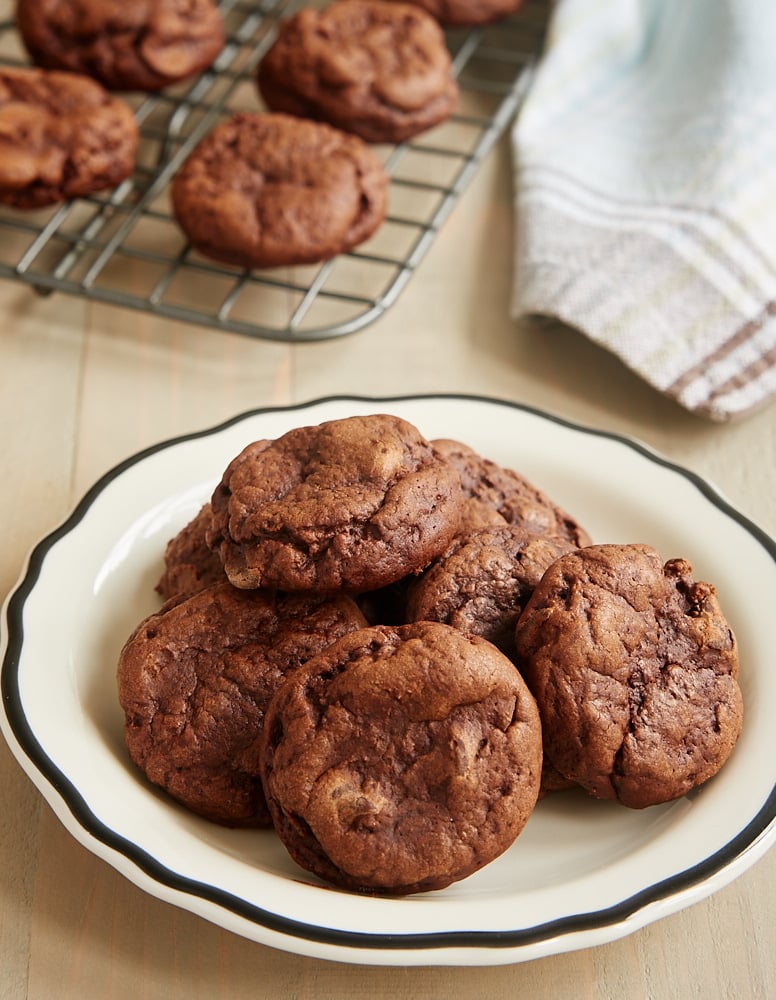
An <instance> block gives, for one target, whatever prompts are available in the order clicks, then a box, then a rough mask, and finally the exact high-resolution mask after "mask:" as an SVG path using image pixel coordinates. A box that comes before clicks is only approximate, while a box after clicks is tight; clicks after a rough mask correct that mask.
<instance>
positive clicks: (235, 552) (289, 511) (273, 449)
mask: <svg viewBox="0 0 776 1000" xmlns="http://www.w3.org/2000/svg"><path fill="white" fill-rule="evenodd" d="M461 502H462V500H461V489H460V482H459V479H458V475H457V473H456V471H455V469H454V468H453V467H452V466H451V465H450V464H449V463H448V462H446V461H445V460H444V459H443V458H441V457H440V456H439V455H438V454H437V453H436V452H435V451H434V449H433V448H432V447H431V445H430V444H429V442H428V441H427V440H426V439H425V438H424V437H423V436H422V435H421V433H420V431H418V429H417V428H416V427H414V426H413V425H412V424H410V423H408V422H407V421H406V420H402V419H400V418H399V417H394V416H391V415H389V414H370V415H369V416H363V417H348V418H344V419H341V420H331V421H327V422H325V423H322V424H316V425H313V426H309V427H297V428H295V429H293V430H291V431H288V433H286V434H284V435H283V436H282V437H279V438H277V439H276V440H275V441H272V442H269V443H267V442H261V443H260V444H259V445H258V446H257V445H256V444H253V445H249V446H248V447H247V448H246V449H245V450H244V451H243V452H242V453H241V454H240V455H238V456H237V457H236V458H235V459H234V460H233V461H232V462H231V463H230V465H229V466H228V468H227V469H226V471H225V473H224V476H223V477H222V480H221V483H220V484H219V486H218V487H217V488H216V490H215V492H214V493H213V497H212V501H211V503H212V510H213V524H212V529H211V532H210V535H209V537H208V543H209V544H210V545H211V547H212V548H214V549H216V550H217V551H218V552H219V553H220V556H221V561H222V563H223V565H224V569H225V571H226V575H227V576H228V577H229V579H230V580H231V581H232V583H233V584H235V586H239V587H279V588H280V589H283V590H311V591H336V590H346V591H349V592H353V593H356V592H360V591H369V590H376V589H377V588H380V587H384V586H387V585H388V584H391V583H394V582H395V581H397V580H400V579H402V577H404V576H407V575H408V574H409V573H415V572H418V571H419V570H421V569H422V568H423V567H424V566H426V565H427V564H428V563H429V562H430V561H431V560H432V559H433V558H434V556H436V555H438V554H439V553H440V552H442V551H443V550H444V548H445V547H446V546H447V544H448V543H449V542H450V540H451V538H452V537H453V535H454V534H455V532H456V530H457V528H458V519H459V514H460V506H461Z"/></svg>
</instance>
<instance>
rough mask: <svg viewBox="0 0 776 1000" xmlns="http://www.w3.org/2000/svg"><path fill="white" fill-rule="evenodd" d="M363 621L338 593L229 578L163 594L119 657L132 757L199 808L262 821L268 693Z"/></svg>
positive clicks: (241, 821) (236, 822) (215, 816)
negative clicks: (301, 591) (183, 593)
mask: <svg viewBox="0 0 776 1000" xmlns="http://www.w3.org/2000/svg"><path fill="white" fill-rule="evenodd" d="M365 624H366V623H365V621H364V618H363V617H362V615H361V613H360V611H359V610H358V608H357V607H356V605H355V603H354V602H353V601H351V600H350V599H349V598H346V597H342V596H337V597H334V598H321V597H313V596H310V595H306V594H305V595H298V596H283V595H280V594H271V593H267V592H263V591H250V592H248V591H243V590H237V589H236V588H235V587H232V586H231V585H230V584H229V583H222V584H216V585H215V586H213V587H208V588H206V589H204V590H201V591H199V593H197V594H194V595H192V596H190V597H188V598H186V599H184V600H182V601H178V602H175V601H171V602H168V603H167V604H166V605H165V606H164V607H163V608H162V609H161V611H160V612H158V613H157V614H154V615H151V616H150V617H149V618H147V619H146V620H145V621H144V622H142V623H141V624H140V625H138V627H137V628H136V629H135V631H134V632H133V634H132V635H131V636H130V638H129V639H128V640H127V642H126V644H125V646H124V648H123V650H122V652H121V655H120V658H119V664H118V689H119V701H120V704H121V707H122V708H123V710H124V716H125V727H124V736H125V741H126V744H127V748H128V750H129V754H130V757H131V758H132V760H133V761H134V762H135V764H136V765H137V766H138V767H139V768H140V769H141V770H142V771H143V772H144V773H145V774H146V776H147V777H148V778H149V780H150V781H152V782H153V783H154V784H156V785H159V786H160V787H161V788H163V789H164V790H165V791H166V792H167V793H168V794H169V795H171V796H172V797H173V798H175V799H177V800H178V801H179V802H180V803H181V804H182V805H184V806H186V807H187V808H188V809H190V810H191V811H192V812H195V813H197V814H198V815H200V816H204V817H205V818H206V819H209V820H212V821H214V822H217V823H222V824H224V825H226V826H241V827H249V826H250V827H261V826H269V825H270V818H269V815H268V813H267V807H266V803H265V800H264V795H263V792H262V789H261V780H260V775H259V739H260V735H261V729H262V725H263V720H264V712H265V710H266V707H267V704H268V702H269V700H270V697H271V696H272V694H273V693H274V691H275V688H276V687H277V685H278V684H279V683H280V681H281V680H282V679H283V678H284V677H285V675H286V674H287V673H288V672H289V671H291V670H293V669H294V668H296V667H298V666H299V665H300V664H301V663H303V662H304V661H305V660H307V659H309V658H310V657H311V656H313V655H314V654H316V653H318V652H320V651H321V650H322V649H324V648H325V647H326V646H328V645H329V643H331V642H333V641H334V640H335V639H337V638H339V637H340V636H342V635H344V634H345V633H347V632H349V631H352V630H353V629H356V628H360V627H361V626H363V625H365Z"/></svg>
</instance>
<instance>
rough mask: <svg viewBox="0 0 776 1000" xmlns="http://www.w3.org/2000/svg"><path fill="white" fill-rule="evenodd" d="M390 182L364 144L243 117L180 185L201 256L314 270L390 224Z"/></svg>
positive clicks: (296, 122)
mask: <svg viewBox="0 0 776 1000" xmlns="http://www.w3.org/2000/svg"><path fill="white" fill-rule="evenodd" d="M387 199H388V176H387V174H386V172H385V169H384V168H383V165H382V163H381V162H380V160H379V159H378V158H377V157H376V156H375V154H374V153H373V152H372V151H371V150H370V148H369V147H368V146H367V145H366V143H364V142H363V141H362V140H361V139H359V138H358V137H357V136H354V135H347V134H346V133H344V132H341V131H340V130H339V129H335V128H332V127H331V126H329V125H326V124H323V123H319V122H312V121H305V120H303V119H301V118H294V117H293V116H291V115H282V114H247V113H239V114H236V115H233V116H232V117H231V118H229V119H227V120H226V121H224V122H222V123H221V124H220V125H217V126H216V127H215V128H214V129H213V130H212V132H210V133H209V135H207V136H205V138H204V139H202V141H201V142H200V143H199V144H198V145H197V146H196V147H195V148H194V150H193V151H192V152H191V153H190V155H189V157H188V159H187V160H186V161H185V163H184V164H183V166H182V167H181V168H180V170H179V171H178V173H177V174H176V176H175V178H174V180H173V183H172V204H173V209H174V212H175V215H176V217H177V220H178V222H179V223H180V226H181V228H182V229H183V231H184V232H185V233H186V235H187V237H188V238H189V240H190V242H191V243H192V245H193V246H194V247H195V248H196V249H197V250H199V251H200V252H201V253H203V254H205V255H206V256H208V257H213V258H214V259H216V260H220V261H224V262H225V263H228V264H236V265H239V266H241V267H255V268H267V267H278V266H281V265H294V264H312V263H316V262H318V261H323V260H327V259H329V258H331V257H334V256H336V255H337V254H339V253H344V252H346V251H347V250H350V249H352V248H353V247H355V246H356V245H357V244H359V243H362V242H363V241H364V240H366V239H367V238H368V237H369V236H371V235H372V234H373V233H374V232H375V230H376V229H378V227H379V226H380V225H381V224H382V222H383V220H384V218H385V212H386V207H387Z"/></svg>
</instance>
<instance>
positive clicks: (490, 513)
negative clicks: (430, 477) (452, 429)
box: [432, 438, 590, 545]
mask: <svg viewBox="0 0 776 1000" xmlns="http://www.w3.org/2000/svg"><path fill="white" fill-rule="evenodd" d="M432 444H433V445H434V447H435V448H436V450H437V451H438V452H439V453H440V454H441V455H443V456H444V457H445V458H446V459H447V460H448V461H449V462H450V463H451V464H452V465H454V466H455V468H456V469H457V470H458V473H459V475H460V477H461V485H462V487H463V491H464V495H465V496H466V498H467V501H468V502H467V508H468V509H467V511H466V512H465V513H464V525H465V526H466V527H467V528H468V527H475V526H477V525H479V524H482V523H486V522H488V521H491V520H494V521H497V520H501V521H502V522H504V521H505V522H506V523H507V524H517V525H521V526H522V527H524V528H527V529H528V531H532V532H534V534H538V535H557V536H560V537H561V538H566V539H568V540H569V541H570V542H572V543H573V544H574V545H588V544H589V543H590V536H589V535H588V533H587V532H586V531H585V529H584V528H583V527H582V526H581V525H580V524H579V523H578V522H577V520H576V519H575V518H573V517H572V516H571V515H570V514H568V513H567V512H566V511H565V510H563V508H561V507H559V506H558V505H557V504H556V503H554V502H553V501H552V500H551V499H550V498H549V497H548V496H546V495H545V494H544V493H543V492H542V491H541V490H539V489H537V487H535V486H534V485H533V484H532V483H530V482H528V480H527V479H525V477H524V476H521V475H520V474H519V473H518V472H515V471H514V470H513V469H508V468H504V467H503V466H501V465H497V464H496V463H495V462H492V461H491V460H490V459H488V458H484V457H483V456H482V455H479V454H477V452H476V451H474V449H472V448H470V447H469V446H468V445H465V444H462V443H461V442H460V441H452V440H449V439H441V438H440V439H438V440H435V441H433V442H432Z"/></svg>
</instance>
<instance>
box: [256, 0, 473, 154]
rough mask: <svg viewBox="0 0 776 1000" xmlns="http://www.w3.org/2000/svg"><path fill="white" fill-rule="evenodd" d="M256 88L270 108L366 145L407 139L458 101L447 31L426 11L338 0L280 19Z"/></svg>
mask: <svg viewBox="0 0 776 1000" xmlns="http://www.w3.org/2000/svg"><path fill="white" fill-rule="evenodd" d="M258 85H259V89H260V91H261V95H262V97H263V98H264V101H265V103H266V104H267V106H268V107H269V108H271V109H272V110H274V111H284V112H286V113H288V114H292V115H299V116H300V117H305V118H314V119H317V120H319V121H325V122H329V123H330V124H331V125H336V126H337V127H338V128H342V129H345V131H347V132H353V133H354V134H355V135H359V136H361V138H362V139H365V140H366V141H367V142H403V141H404V140H405V139H409V138H411V137H412V136H414V135H417V134H418V133H419V132H422V131H424V130H426V129H428V128H431V126H432V125H437V124H439V122H442V121H444V120H445V119H446V118H448V117H449V115H450V114H451V112H452V110H453V108H454V106H455V102H456V100H457V98H458V85H457V83H456V81H455V77H454V75H453V72H452V64H451V59H450V53H449V52H448V50H447V46H446V45H445V39H444V35H443V34H442V30H441V28H440V27H439V25H438V24H437V22H436V21H435V20H434V18H433V17H431V15H430V14H427V13H426V12H425V11H424V10H422V9H421V8H419V7H415V6H412V5H411V4H403V3H402V4H400V3H388V2H387V0H338V2H336V3H332V4H329V5H328V6H327V7H325V8H323V9H321V10H318V9H316V8H313V7H305V8H303V9H302V10H300V11H298V12H297V13H296V14H294V15H292V16H291V17H290V18H287V19H286V20H285V21H283V22H281V24H280V28H279V31H278V36H277V39H276V40H275V42H274V44H273V45H272V47H271V48H270V49H269V50H268V52H267V53H266V55H265V56H264V58H263V59H262V61H261V63H260V65H259V70H258Z"/></svg>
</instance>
